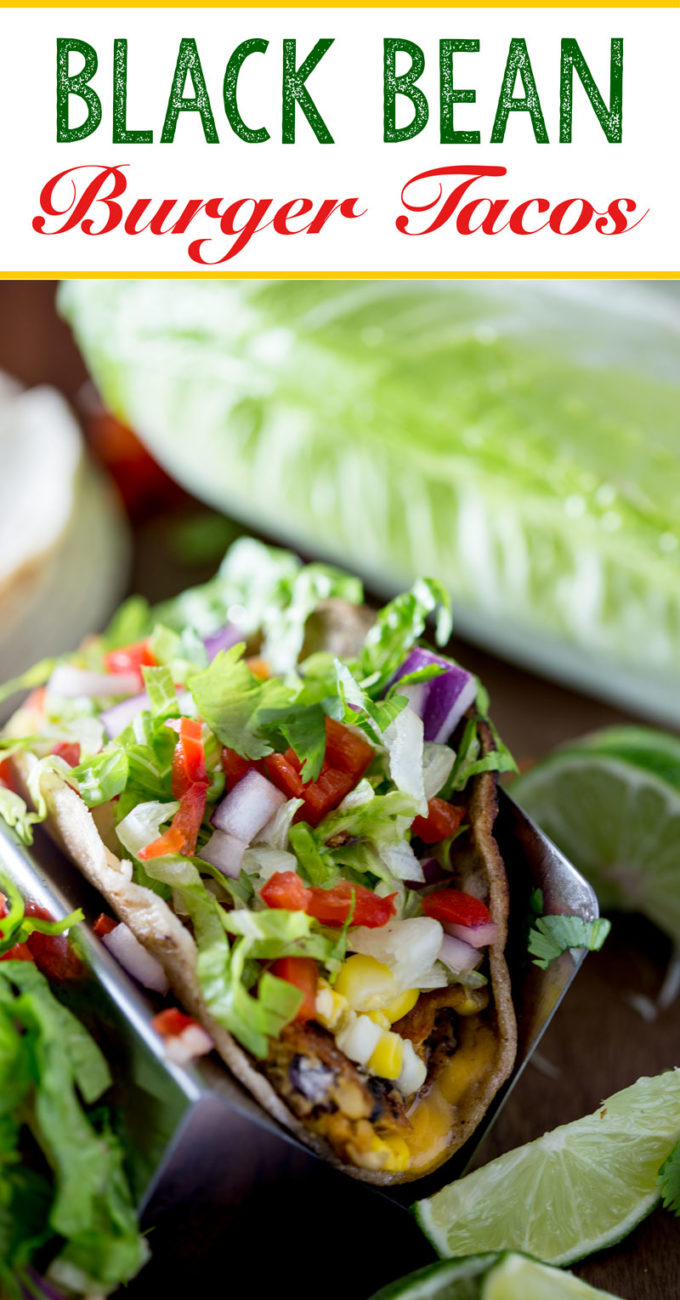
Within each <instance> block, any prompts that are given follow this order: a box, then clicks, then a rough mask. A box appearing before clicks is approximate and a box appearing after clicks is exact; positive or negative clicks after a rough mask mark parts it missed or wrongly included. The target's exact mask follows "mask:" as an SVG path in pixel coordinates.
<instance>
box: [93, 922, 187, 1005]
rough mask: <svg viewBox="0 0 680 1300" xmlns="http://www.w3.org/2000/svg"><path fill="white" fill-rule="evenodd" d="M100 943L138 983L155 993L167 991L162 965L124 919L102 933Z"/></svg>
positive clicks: (167, 986) (166, 981) (167, 985)
mask: <svg viewBox="0 0 680 1300" xmlns="http://www.w3.org/2000/svg"><path fill="white" fill-rule="evenodd" d="M102 943H103V944H104V945H105V946H106V947H107V948H108V950H109V952H110V953H111V954H112V956H114V957H115V959H116V961H117V962H119V963H120V965H121V966H122V967H123V969H124V970H126V971H127V973H128V975H131V976H132V978H133V979H134V980H136V981H137V983H138V984H141V985H142V986H143V987H144V988H145V989H153V990H154V992H155V993H167V991H168V989H169V987H170V985H169V984H168V979H167V976H166V974H165V971H164V970H163V967H162V966H161V964H160V962H159V961H157V960H156V958H155V957H153V956H152V955H151V953H150V952H147V950H146V948H145V947H144V945H143V944H141V943H140V942H139V939H135V936H134V934H133V933H132V930H130V928H129V927H128V926H127V925H126V924H125V922H124V921H120V922H119V924H118V925H117V926H116V928H115V930H111V931H110V932H109V933H108V934H104V935H102Z"/></svg>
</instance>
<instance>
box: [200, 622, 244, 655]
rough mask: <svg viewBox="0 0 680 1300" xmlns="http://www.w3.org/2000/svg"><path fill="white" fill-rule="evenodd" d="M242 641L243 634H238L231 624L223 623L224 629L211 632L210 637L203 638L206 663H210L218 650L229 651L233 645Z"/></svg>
mask: <svg viewBox="0 0 680 1300" xmlns="http://www.w3.org/2000/svg"><path fill="white" fill-rule="evenodd" d="M243 639H244V637H243V633H242V632H239V630H238V628H237V627H234V624H233V623H225V625H224V627H221V628H219V629H218V631H217V632H212V633H211V634H210V636H206V637H204V639H203V644H204V646H205V652H206V654H207V656H208V663H212V661H213V659H215V658H216V657H217V655H218V654H219V653H220V650H231V647H232V646H233V645H238V643H239V641H243Z"/></svg>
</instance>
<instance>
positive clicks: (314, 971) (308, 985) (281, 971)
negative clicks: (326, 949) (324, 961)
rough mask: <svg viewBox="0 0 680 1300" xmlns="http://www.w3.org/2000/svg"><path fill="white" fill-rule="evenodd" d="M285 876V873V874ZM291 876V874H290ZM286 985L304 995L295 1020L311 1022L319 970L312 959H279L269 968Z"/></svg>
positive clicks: (314, 1009)
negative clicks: (292, 986)
mask: <svg viewBox="0 0 680 1300" xmlns="http://www.w3.org/2000/svg"><path fill="white" fill-rule="evenodd" d="M286 874H287V873H286ZM291 874H292V873H291ZM270 970H271V973H272V975H277V976H278V978H279V979H280V980H285V981H286V983H287V984H293V985H294V986H295V988H296V989H299V990H300V992H301V993H302V994H303V995H304V996H303V999H302V1003H301V1005H300V1006H299V1008H298V1010H297V1011H296V1013H295V1019H296V1020H313V1019H314V1016H315V1015H316V989H317V984H318V971H319V968H318V966H317V963H316V962H315V961H314V958H313V957H279V958H278V959H277V961H275V962H272V965H271V967H270Z"/></svg>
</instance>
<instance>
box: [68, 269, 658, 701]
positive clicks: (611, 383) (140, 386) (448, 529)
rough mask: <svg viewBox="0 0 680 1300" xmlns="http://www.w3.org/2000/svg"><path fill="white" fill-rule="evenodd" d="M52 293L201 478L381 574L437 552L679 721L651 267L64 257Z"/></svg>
mask: <svg viewBox="0 0 680 1300" xmlns="http://www.w3.org/2000/svg"><path fill="white" fill-rule="evenodd" d="M60 303H61V309H62V310H63V312H64V313H65V315H66V316H67V317H68V319H69V320H70V322H71V324H72V325H73V327H74V329H75V332H76V337H77V339H78V341H79V343H80V345H81V347H82V349H83V351H84V354H85V358H86V360H87V362H88V365H89V368H90V373H91V374H92V375H93V377H94V380H95V382H96V383H97V385H98V387H99V390H100V392H101V393H102V396H103V399H104V401H105V402H106V403H107V404H108V405H109V406H110V407H111V409H112V410H114V412H115V413H116V414H117V415H119V416H120V417H122V418H124V419H125V420H126V421H127V422H128V424H129V425H130V426H131V427H132V428H137V429H141V430H143V435H144V439H145V441H146V443H147V445H148V446H149V447H150V449H151V451H152V452H153V453H154V454H155V455H156V456H157V457H158V459H159V460H160V461H161V463H162V464H163V465H164V466H165V467H166V468H167V469H168V470H169V471H170V473H171V474H172V475H173V476H174V477H175V478H176V479H177V480H178V481H180V482H182V483H184V484H185V485H186V486H188V487H189V488H190V489H191V491H193V492H194V493H195V494H197V495H199V496H202V497H203V498H204V499H205V500H207V501H208V502H210V503H211V504H212V505H214V506H215V507H216V508H218V509H221V510H222V511H223V512H225V513H227V514H232V515H234V516H236V517H238V518H241V519H247V520H248V521H249V523H250V525H251V526H252V527H253V528H254V529H258V528H259V529H262V530H263V531H267V532H268V533H269V534H271V535H274V536H276V535H278V536H281V537H286V538H288V539H289V541H290V543H291V544H292V545H294V546H297V547H299V548H301V549H302V550H303V551H305V550H306V551H308V552H310V553H315V554H320V553H322V554H324V555H326V556H329V557H332V558H334V559H335V560H336V562H338V563H342V564H345V565H347V566H348V567H350V568H354V569H356V570H357V571H358V572H363V573H364V575H365V576H366V578H367V579H370V581H371V583H372V585H373V586H374V587H375V588H376V589H378V590H380V589H385V590H388V591H396V590H399V589H401V588H402V587H404V586H407V585H408V584H409V582H411V581H413V579H414V578H415V576H416V575H417V574H419V573H430V574H433V575H434V576H435V577H438V578H439V579H440V580H441V581H442V582H444V583H445V585H446V588H447V590H449V591H450V592H451V593H452V595H453V599H454V608H455V611H456V626H457V627H458V629H459V630H460V631H461V632H462V633H464V634H465V635H466V636H470V637H473V638H476V639H478V640H480V641H481V642H482V643H485V644H487V645H491V646H492V647H493V648H494V649H495V651H496V653H506V654H507V655H512V657H513V658H514V659H516V660H519V661H520V662H521V661H523V662H525V663H529V664H533V665H534V666H538V667H539V669H540V670H542V671H543V672H549V673H550V672H552V673H555V674H559V675H560V676H561V678H562V679H570V680H571V681H576V682H578V683H580V684H581V686H582V687H583V686H586V685H587V686H588V688H589V689H590V690H591V691H595V690H598V691H602V692H603V693H604V692H606V693H607V694H608V695H610V696H612V695H616V696H617V697H618V698H619V699H621V700H622V701H623V707H624V708H626V707H628V705H629V701H630V700H631V699H633V698H634V699H636V701H637V702H638V703H639V704H640V706H641V707H642V704H643V703H644V704H645V706H646V707H648V709H649V711H650V712H656V713H658V714H659V715H660V716H663V717H665V718H666V719H667V720H669V721H674V722H675V723H678V722H680V667H679V665H680V583H679V582H678V555H679V551H678V546H677V520H678V517H679V515H680V479H679V476H678V473H677V461H678V427H677V419H676V412H677V409H678V398H679V394H680V383H679V380H678V366H677V340H676V331H675V327H674V324H673V321H672V319H671V314H672V313H671V312H669V311H668V310H667V309H666V303H665V301H664V300H663V298H662V296H661V295H660V294H658V293H656V291H654V290H653V289H652V288H650V287H647V286H644V285H635V286H633V287H632V288H631V286H629V285H624V284H619V285H612V284H607V285H602V286H600V287H597V286H594V285H588V286H586V285H580V286H575V287H573V291H572V288H570V290H569V293H568V294H567V293H566V291H565V289H564V286H562V285H560V284H557V283H543V284H535V285H533V284H532V285H529V284H524V285H523V286H522V290H521V292H520V293H518V292H517V287H516V286H515V285H513V284H510V283H504V282H493V283H492V282H475V283H474V284H473V283H470V282H459V283H456V284H452V283H449V284H446V285H443V284H435V283H427V284H423V283H413V284H407V283H404V282H388V281H385V282H382V281H380V282H374V283H370V284H369V283H367V282H365V281H357V282H355V283H347V282H337V283H331V282H327V281H321V282H319V281H317V282H315V281H308V282H305V281H279V282H269V283H265V282H262V281H252V282H249V281H239V282H233V281H232V282H229V281H219V282H217V281H214V282H206V281H201V282H193V281H183V282H182V283H181V284H180V285H178V284H176V283H174V284H173V283H167V284H166V283H164V282H162V281H138V282H136V283H135V284H132V285H130V284H129V283H128V282H126V283H124V284H123V283H121V284H116V283H115V282H111V281H91V282H89V281H82V282H71V283H67V284H65V285H63V286H62V288H61V297H60ZM270 345H271V346H270ZM225 357H228V358H229V364H228V365H225ZM189 428H190V429H191V437H187V429H189ZM650 610H654V611H655V614H654V619H653V623H654V633H653V635H652V634H650V616H649V611H650ZM669 710H670V711H669Z"/></svg>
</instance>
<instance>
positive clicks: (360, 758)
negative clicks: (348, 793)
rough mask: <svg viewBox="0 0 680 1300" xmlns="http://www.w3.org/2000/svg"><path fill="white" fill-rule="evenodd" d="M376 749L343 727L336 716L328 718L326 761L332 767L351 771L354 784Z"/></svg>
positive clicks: (342, 770) (362, 773)
mask: <svg viewBox="0 0 680 1300" xmlns="http://www.w3.org/2000/svg"><path fill="white" fill-rule="evenodd" d="M373 754H374V750H373V748H372V746H371V745H369V743H368V741H367V740H364V739H363V737H362V736H358V735H357V734H356V732H354V731H350V729H349V727H343V725H342V723H341V722H336V721H335V719H334V718H326V762H327V763H328V764H329V766H330V767H335V768H339V769H340V771H341V772H349V773H351V775H352V776H353V777H354V784H355V785H356V783H357V782H358V781H359V780H360V778H361V777H362V776H363V775H364V772H365V771H366V768H367V767H368V765H369V763H370V762H371V760H372V759H373Z"/></svg>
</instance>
